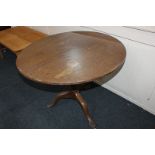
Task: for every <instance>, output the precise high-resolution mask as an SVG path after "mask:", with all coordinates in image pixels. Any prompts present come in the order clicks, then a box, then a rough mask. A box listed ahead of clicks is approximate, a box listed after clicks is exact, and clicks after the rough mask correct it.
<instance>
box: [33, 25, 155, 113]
mask: <svg viewBox="0 0 155 155" xmlns="http://www.w3.org/2000/svg"><path fill="white" fill-rule="evenodd" d="M32 28H34V29H37V30H39V31H42V32H44V33H47V34H56V33H60V32H65V31H74V30H89V31H99V32H101V33H108V34H110V35H112V36H114V37H116V38H117V39H119V40H120V41H121V42H122V43H123V44H124V45H125V47H126V50H127V58H126V62H125V64H124V66H123V68H122V69H121V71H120V72H119V73H118V74H117V75H116V76H115V77H114V78H113V79H111V80H110V81H108V82H107V83H105V84H102V81H97V82H98V83H100V84H101V85H102V86H103V87H105V88H107V89H109V90H111V91H113V92H114V93H116V94H118V95H120V96H122V97H124V98H126V99H127V100H130V101H131V102H133V103H135V104H137V105H138V106H140V107H142V108H144V109H145V110H147V111H149V112H151V113H153V114H155V71H154V70H155V69H154V68H155V62H154V60H155V33H151V32H149V31H147V32H145V31H140V30H137V29H133V28H129V27H121V26H119V27H113V26H109V27H108V26H106V27H104V26H100V27H97V26H93V27H74V26H72V27H65V26H63V27H61V26H59V27H55V26H54V27H32ZM151 28H152V29H153V27H151Z"/></svg>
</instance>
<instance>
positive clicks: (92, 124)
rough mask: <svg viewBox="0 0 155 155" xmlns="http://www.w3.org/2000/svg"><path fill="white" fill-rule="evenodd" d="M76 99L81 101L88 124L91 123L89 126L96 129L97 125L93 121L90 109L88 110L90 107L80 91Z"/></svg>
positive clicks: (76, 92)
mask: <svg viewBox="0 0 155 155" xmlns="http://www.w3.org/2000/svg"><path fill="white" fill-rule="evenodd" d="M75 98H76V99H77V100H78V101H79V104H80V106H81V108H82V110H83V112H84V114H85V117H86V118H87V120H88V122H89V126H91V127H92V128H95V127H96V123H95V122H94V120H93V119H92V117H91V115H90V112H89V109H88V105H87V103H86V101H85V100H84V98H83V97H82V96H81V94H80V93H79V92H78V91H75Z"/></svg>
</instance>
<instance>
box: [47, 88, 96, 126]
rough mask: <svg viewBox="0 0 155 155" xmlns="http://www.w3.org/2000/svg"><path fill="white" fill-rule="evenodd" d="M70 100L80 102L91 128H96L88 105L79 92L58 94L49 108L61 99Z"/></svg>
mask: <svg viewBox="0 0 155 155" xmlns="http://www.w3.org/2000/svg"><path fill="white" fill-rule="evenodd" d="M69 98H70V99H75V100H77V101H78V102H79V104H80V106H81V108H82V110H83V112H84V114H85V117H86V118H87V120H88V123H89V125H90V127H92V128H95V127H96V124H95V122H94V120H93V119H92V117H91V115H90V112H89V110H88V105H87V103H86V101H85V100H84V99H83V97H82V96H81V94H80V92H79V91H75V90H73V91H66V92H61V93H59V94H57V95H56V97H55V98H54V100H53V101H52V102H51V103H49V104H48V107H49V108H50V107H53V106H54V105H56V104H57V103H58V101H59V100H61V99H69Z"/></svg>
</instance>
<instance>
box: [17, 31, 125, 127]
mask: <svg viewBox="0 0 155 155" xmlns="http://www.w3.org/2000/svg"><path fill="white" fill-rule="evenodd" d="M125 56H126V52H125V48H124V46H123V45H122V43H121V42H120V41H118V40H117V39H115V38H113V37H111V36H108V35H105V34H101V33H97V32H80V31H78V32H66V33H61V34H57V35H53V36H49V37H47V38H44V39H42V40H39V41H37V42H35V43H33V44H32V45H30V46H29V47H27V48H26V49H24V50H23V51H22V52H21V54H20V55H19V56H18V57H17V61H16V65H17V68H18V70H19V72H20V73H21V74H22V75H23V76H25V77H26V78H28V79H30V80H33V81H37V82H40V83H44V84H49V85H69V86H76V85H77V84H83V83H87V82H90V81H94V80H96V79H98V78H101V77H103V76H105V75H107V74H109V73H111V72H113V71H115V70H116V69H117V68H118V67H120V66H122V65H123V63H124V61H125ZM63 98H72V99H76V100H78V101H79V104H80V105H81V108H82V110H83V112H84V114H85V116H86V118H87V120H88V122H89V125H90V126H91V127H92V128H95V126H96V125H95V122H94V121H93V119H92V117H91V115H90V113H89V110H88V106H87V103H86V101H85V100H84V99H83V97H82V96H81V95H80V92H79V91H78V89H77V90H76V89H75V88H74V90H69V91H66V92H61V93H59V94H58V95H57V96H56V97H55V99H54V100H53V102H51V103H50V104H49V105H48V107H52V106H54V105H55V104H56V103H57V102H58V101H59V100H60V99H63Z"/></svg>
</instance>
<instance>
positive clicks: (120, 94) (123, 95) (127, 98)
mask: <svg viewBox="0 0 155 155" xmlns="http://www.w3.org/2000/svg"><path fill="white" fill-rule="evenodd" d="M95 83H97V84H99V85H100V86H101V87H104V88H106V89H108V90H110V91H111V92H113V93H115V94H117V95H119V96H121V97H123V98H124V99H126V100H128V101H130V102H132V103H134V104H136V105H137V106H139V107H141V108H142V109H144V110H146V111H148V112H149V113H151V114H153V115H155V112H154V111H152V110H151V109H149V108H148V107H146V106H145V105H140V104H139V103H138V101H136V100H134V99H132V98H130V97H129V96H127V95H126V94H124V93H122V92H120V91H118V90H116V89H114V88H112V87H110V86H109V85H107V84H104V85H101V84H100V83H99V82H97V81H95Z"/></svg>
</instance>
